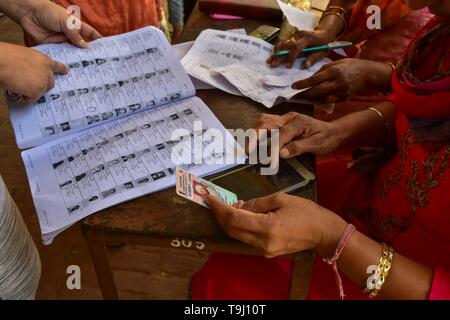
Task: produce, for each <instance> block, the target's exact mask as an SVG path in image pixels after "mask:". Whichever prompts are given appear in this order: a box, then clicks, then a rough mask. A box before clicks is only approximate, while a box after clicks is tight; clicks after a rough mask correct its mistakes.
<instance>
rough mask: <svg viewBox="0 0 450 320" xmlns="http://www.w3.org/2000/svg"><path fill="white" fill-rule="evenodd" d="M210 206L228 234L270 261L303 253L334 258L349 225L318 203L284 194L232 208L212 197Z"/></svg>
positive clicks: (209, 200)
mask: <svg viewBox="0 0 450 320" xmlns="http://www.w3.org/2000/svg"><path fill="white" fill-rule="evenodd" d="M207 203H208V206H209V207H210V209H211V211H212V212H213V213H214V214H215V216H216V217H217V220H218V222H219V223H220V225H221V226H222V227H223V228H224V229H225V231H226V233H227V234H228V235H229V236H230V237H233V238H235V239H238V240H240V241H242V242H244V243H247V244H249V245H251V246H253V247H255V248H257V249H260V250H261V252H262V254H263V255H264V256H266V257H268V258H271V257H275V256H280V255H285V254H290V253H294V252H298V251H303V250H309V249H312V250H316V251H317V252H318V253H319V254H320V255H322V256H325V257H328V256H331V255H332V252H333V251H334V248H335V247H336V244H337V242H338V240H339V237H340V235H341V234H342V232H343V230H344V229H345V228H346V225H347V224H346V222H345V221H344V220H343V219H342V218H340V217H339V216H337V215H336V214H334V213H332V212H331V211H329V210H327V209H325V208H323V207H321V206H319V205H317V204H316V203H314V202H312V201H310V200H307V199H304V198H300V197H296V196H292V195H287V194H284V193H276V194H273V195H270V196H267V197H263V198H257V199H253V200H250V201H247V202H244V203H243V204H242V203H240V204H238V205H235V206H229V205H227V204H225V203H223V202H222V201H220V200H218V199H216V198H215V197H212V196H208V197H207Z"/></svg>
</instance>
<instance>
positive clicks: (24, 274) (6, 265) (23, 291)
mask: <svg viewBox="0 0 450 320" xmlns="http://www.w3.org/2000/svg"><path fill="white" fill-rule="evenodd" d="M40 276H41V261H40V258H39V253H38V251H37V248H36V245H35V244H34V242H33V239H32V238H31V235H30V233H29V232H28V229H27V226H26V225H25V222H24V221H23V219H22V216H21V214H20V212H19V210H18V208H17V206H16V204H15V203H14V200H13V199H12V198H11V196H10V194H9V192H8V190H7V189H6V186H5V183H4V182H3V179H2V177H1V176H0V299H2V300H30V299H34V297H35V295H36V290H37V287H38V283H39V278H40Z"/></svg>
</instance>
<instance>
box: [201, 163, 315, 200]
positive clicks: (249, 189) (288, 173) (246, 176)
mask: <svg viewBox="0 0 450 320" xmlns="http://www.w3.org/2000/svg"><path fill="white" fill-rule="evenodd" d="M314 180H315V175H314V173H313V172H311V171H310V170H309V169H308V168H307V167H305V165H303V164H302V163H301V162H300V161H298V160H297V159H295V158H294V159H288V160H284V159H280V167H279V170H278V173H277V174H275V175H261V165H259V164H253V165H245V166H242V167H239V168H236V169H235V170H232V171H229V172H227V173H225V174H223V175H219V176H217V177H214V178H213V179H209V181H211V182H212V183H214V184H216V185H218V186H220V187H222V188H224V189H227V190H230V191H232V192H233V193H235V194H236V195H237V197H238V199H240V200H244V201H247V200H250V199H254V198H259V197H264V196H268V195H270V194H273V193H276V192H284V193H292V192H294V191H296V190H298V189H300V188H303V187H305V186H307V185H308V184H309V183H311V182H312V181H314Z"/></svg>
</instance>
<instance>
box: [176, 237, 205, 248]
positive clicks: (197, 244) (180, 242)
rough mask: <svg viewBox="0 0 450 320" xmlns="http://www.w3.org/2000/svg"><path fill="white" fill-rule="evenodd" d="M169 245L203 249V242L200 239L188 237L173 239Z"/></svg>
mask: <svg viewBox="0 0 450 320" xmlns="http://www.w3.org/2000/svg"><path fill="white" fill-rule="evenodd" d="M170 245H171V246H172V247H174V248H180V247H183V248H195V249H197V250H203V249H205V243H204V242H202V241H192V240H189V239H178V238H176V239H173V240H172V241H171V242H170Z"/></svg>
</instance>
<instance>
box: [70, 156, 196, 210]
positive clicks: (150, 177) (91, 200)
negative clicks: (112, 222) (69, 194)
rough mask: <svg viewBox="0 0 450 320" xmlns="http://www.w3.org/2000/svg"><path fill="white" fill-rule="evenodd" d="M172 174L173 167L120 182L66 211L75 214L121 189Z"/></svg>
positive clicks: (192, 165)
mask: <svg viewBox="0 0 450 320" xmlns="http://www.w3.org/2000/svg"><path fill="white" fill-rule="evenodd" d="M195 166H196V164H194V163H192V164H189V165H185V166H184V167H185V168H186V169H188V168H192V167H195ZM174 174H175V168H167V169H164V170H162V171H158V172H154V173H151V174H149V175H147V176H144V177H142V178H139V179H136V180H134V181H128V182H126V183H123V184H121V185H120V186H118V187H115V188H111V189H108V190H105V191H102V192H100V194H97V195H93V196H91V197H89V198H88V199H86V200H83V201H82V202H81V203H79V204H76V205H74V206H71V207H69V208H67V211H68V213H69V215H72V214H76V213H77V212H80V211H81V209H82V208H87V207H88V206H89V205H91V204H92V203H94V202H97V201H99V200H101V199H105V198H108V197H110V196H112V195H116V194H119V193H121V192H123V191H127V190H131V189H134V188H137V187H141V186H143V185H146V184H148V183H150V182H153V181H157V180H160V179H163V178H166V177H169V176H173V175H174Z"/></svg>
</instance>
